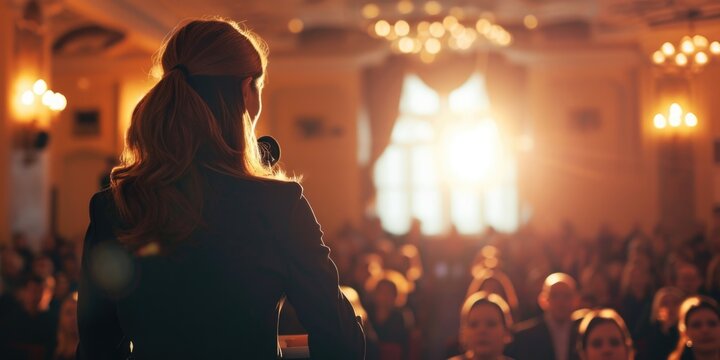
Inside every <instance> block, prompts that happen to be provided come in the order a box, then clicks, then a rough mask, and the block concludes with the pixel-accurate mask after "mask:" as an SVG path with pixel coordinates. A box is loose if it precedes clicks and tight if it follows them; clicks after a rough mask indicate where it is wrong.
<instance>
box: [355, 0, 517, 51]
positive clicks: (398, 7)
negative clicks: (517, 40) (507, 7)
mask: <svg viewBox="0 0 720 360" xmlns="http://www.w3.org/2000/svg"><path fill="white" fill-rule="evenodd" d="M361 11H362V15H363V17H364V18H365V19H367V21H368V32H369V33H370V35H372V36H374V37H377V38H383V39H385V40H387V41H388V42H390V44H391V48H392V49H393V51H395V52H397V53H402V54H417V55H418V56H419V57H420V59H421V60H422V61H423V62H426V63H429V62H432V61H434V60H435V57H436V56H438V54H440V53H441V52H444V51H455V52H467V51H470V50H471V49H472V48H473V47H477V46H481V45H482V44H486V45H490V46H499V47H506V46H509V45H510V44H511V43H512V40H513V39H512V35H511V34H510V33H509V32H508V31H507V30H505V28H503V27H502V26H500V25H498V24H496V23H495V22H494V21H493V16H492V14H491V13H489V12H484V11H481V9H479V8H477V7H468V6H464V7H463V6H452V7H443V5H442V4H440V3H439V2H438V1H427V2H424V3H423V4H422V6H420V5H418V6H416V4H415V3H414V2H413V1H412V0H399V1H397V2H396V3H394V4H393V3H389V4H388V3H385V4H383V6H382V7H381V6H380V5H378V4H375V3H366V4H365V5H364V6H363V7H362V10H361Z"/></svg>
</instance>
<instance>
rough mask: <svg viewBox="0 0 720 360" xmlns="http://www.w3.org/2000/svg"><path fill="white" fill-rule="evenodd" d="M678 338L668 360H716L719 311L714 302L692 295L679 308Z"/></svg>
mask: <svg viewBox="0 0 720 360" xmlns="http://www.w3.org/2000/svg"><path fill="white" fill-rule="evenodd" d="M678 330H680V339H679V340H678V343H677V347H676V348H675V351H674V352H673V353H672V354H670V357H668V360H686V359H695V360H705V359H711V360H717V359H720V310H718V305H717V303H716V302H715V300H713V299H710V298H708V297H705V296H692V297H689V298H687V299H685V301H683V303H682V305H680V323H679V324H678Z"/></svg>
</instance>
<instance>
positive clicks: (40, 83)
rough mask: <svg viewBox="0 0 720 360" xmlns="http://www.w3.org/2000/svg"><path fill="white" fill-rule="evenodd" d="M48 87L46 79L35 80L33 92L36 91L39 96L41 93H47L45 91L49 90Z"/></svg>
mask: <svg viewBox="0 0 720 360" xmlns="http://www.w3.org/2000/svg"><path fill="white" fill-rule="evenodd" d="M47 88H48V87H47V83H46V82H45V80H43V79H38V80H37V81H35V83H34V84H33V92H34V93H35V95H38V96H39V95H42V94H43V93H45V91H46V90H47Z"/></svg>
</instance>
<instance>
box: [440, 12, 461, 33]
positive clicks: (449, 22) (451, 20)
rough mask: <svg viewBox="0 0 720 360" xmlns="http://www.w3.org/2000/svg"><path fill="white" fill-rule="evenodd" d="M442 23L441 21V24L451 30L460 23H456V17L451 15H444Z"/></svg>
mask: <svg viewBox="0 0 720 360" xmlns="http://www.w3.org/2000/svg"><path fill="white" fill-rule="evenodd" d="M442 23H443V26H445V28H446V29H448V30H451V31H452V29H453V28H455V27H457V26H458V25H460V24H459V23H458V19H457V18H456V17H454V16H452V15H448V16H446V17H445V18H444V19H443V22H442Z"/></svg>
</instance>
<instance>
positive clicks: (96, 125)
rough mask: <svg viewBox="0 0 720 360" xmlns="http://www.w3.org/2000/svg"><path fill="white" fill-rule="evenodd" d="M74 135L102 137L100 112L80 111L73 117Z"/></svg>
mask: <svg viewBox="0 0 720 360" xmlns="http://www.w3.org/2000/svg"><path fill="white" fill-rule="evenodd" d="M72 132H73V135H75V136H98V135H100V111H98V110H78V111H76V112H75V116H74V117H73V127H72Z"/></svg>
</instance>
